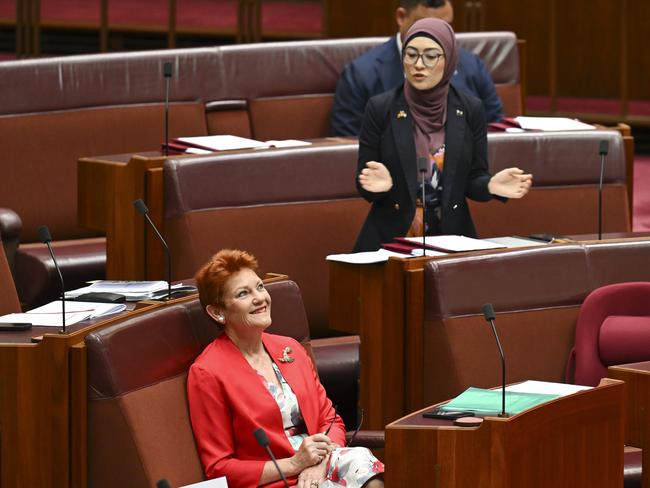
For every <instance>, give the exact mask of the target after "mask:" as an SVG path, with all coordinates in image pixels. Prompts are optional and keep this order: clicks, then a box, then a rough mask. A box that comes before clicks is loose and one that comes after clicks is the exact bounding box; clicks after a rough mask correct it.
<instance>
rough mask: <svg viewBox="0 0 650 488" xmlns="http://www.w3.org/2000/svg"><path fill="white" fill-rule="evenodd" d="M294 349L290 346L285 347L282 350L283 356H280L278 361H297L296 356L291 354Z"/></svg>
mask: <svg viewBox="0 0 650 488" xmlns="http://www.w3.org/2000/svg"><path fill="white" fill-rule="evenodd" d="M291 352H292V350H291V348H290V347H289V346H287V347H285V348H284V349H283V350H282V357H279V358H278V361H280V362H281V363H293V362H294V361H295V359H294V358H292V357H291V356H290V355H289V354H291Z"/></svg>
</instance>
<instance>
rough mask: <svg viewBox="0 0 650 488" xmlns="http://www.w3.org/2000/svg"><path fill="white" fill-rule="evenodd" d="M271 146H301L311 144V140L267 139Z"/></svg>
mask: <svg viewBox="0 0 650 488" xmlns="http://www.w3.org/2000/svg"><path fill="white" fill-rule="evenodd" d="M266 143H267V144H268V145H269V146H273V147H300V146H311V142H307V141H299V140H298V139H284V140H281V141H273V140H271V141H266Z"/></svg>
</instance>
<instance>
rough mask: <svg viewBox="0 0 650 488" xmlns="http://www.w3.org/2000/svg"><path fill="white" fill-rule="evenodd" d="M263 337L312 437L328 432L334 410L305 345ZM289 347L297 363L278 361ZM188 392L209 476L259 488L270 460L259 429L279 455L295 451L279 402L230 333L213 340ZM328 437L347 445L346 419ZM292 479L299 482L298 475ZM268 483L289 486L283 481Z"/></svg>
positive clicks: (243, 487) (193, 369)
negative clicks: (258, 436)
mask: <svg viewBox="0 0 650 488" xmlns="http://www.w3.org/2000/svg"><path fill="white" fill-rule="evenodd" d="M262 341H263V342H264V347H265V348H266V350H267V351H268V353H269V354H270V355H271V358H272V359H273V361H274V362H275V363H276V364H277V366H278V367H279V368H280V371H281V372H282V375H283V376H284V378H285V379H286V381H287V383H289V385H290V386H291V388H292V389H293V391H294V393H295V394H296V397H297V399H298V404H299V405H300V411H301V413H302V416H303V418H304V420H305V424H306V426H307V432H308V433H309V435H313V434H316V433H319V432H325V431H326V430H327V428H328V426H329V424H330V423H331V420H332V415H333V413H334V409H333V407H332V402H331V401H330V400H329V399H328V398H327V395H326V393H325V389H324V388H323V385H321V383H320V381H319V380H318V377H317V376H316V371H315V370H314V365H313V363H312V361H311V358H310V357H309V355H308V354H307V352H306V351H305V349H304V348H303V347H302V345H301V344H300V343H299V342H297V341H296V340H294V339H292V338H290V337H283V336H278V335H271V334H262ZM287 346H289V347H291V349H292V352H291V353H290V356H291V357H293V358H294V359H295V361H294V362H292V363H286V362H285V363H283V362H280V361H278V358H280V357H282V351H283V350H284V348H285V347H287ZM187 393H188V399H189V407H190V416H191V419H192V429H193V430H194V439H195V440H196V444H197V447H198V451H199V456H200V457H201V462H202V463H203V470H204V471H205V475H206V477H207V478H216V477H218V476H226V478H227V480H228V486H230V487H231V488H251V487H256V486H258V484H259V480H260V477H261V476H262V470H263V468H264V463H266V462H267V461H268V460H269V457H268V455H267V453H266V451H265V450H264V449H263V448H262V447H261V446H260V445H259V444H258V443H257V441H256V440H255V437H254V436H253V432H254V431H255V430H256V429H257V428H259V427H262V428H263V429H264V430H265V431H266V434H267V435H268V438H269V441H270V448H271V451H273V454H274V455H275V457H276V458H278V459H282V458H286V457H290V456H293V455H294V453H295V451H294V450H293V448H292V447H291V444H290V443H289V440H288V439H287V436H286V434H285V433H284V428H283V425H282V415H281V413H280V409H279V408H278V405H277V403H276V402H275V400H274V399H273V397H272V396H271V394H270V393H269V392H268V390H267V389H266V386H265V385H264V383H262V380H261V378H260V377H259V375H258V374H257V372H256V371H255V370H254V369H253V368H252V367H251V366H250V365H249V364H248V362H247V361H246V359H245V358H244V356H243V355H242V353H241V352H240V351H239V349H238V348H237V346H235V344H233V342H232V341H231V340H230V339H229V338H228V336H227V335H226V334H222V335H221V336H219V337H218V338H217V339H215V340H214V341H213V342H212V343H211V344H209V345H208V346H207V347H206V348H205V350H204V351H203V352H202V353H201V355H200V356H199V357H198V358H197V359H196V361H195V362H194V364H193V365H192V366H191V368H190V371H189V375H188V378H187ZM337 417H338V416H337ZM328 435H329V437H330V438H331V439H332V441H333V442H335V443H337V444H339V445H341V446H344V445H345V426H344V424H343V421H342V420H341V419H340V417H338V418H337V419H336V421H335V422H334V425H333V426H332V429H331V430H330V432H329V434H328ZM288 481H289V484H290V485H295V484H296V482H297V477H293V478H291V479H289V480H288ZM265 486H268V487H281V486H283V485H282V481H278V482H275V483H269V484H268V485H265Z"/></svg>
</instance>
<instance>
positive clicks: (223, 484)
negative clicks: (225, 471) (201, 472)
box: [180, 476, 228, 488]
mask: <svg viewBox="0 0 650 488" xmlns="http://www.w3.org/2000/svg"><path fill="white" fill-rule="evenodd" d="M180 488H228V482H227V481H226V477H225V476H222V477H221V478H214V479H211V480H206V481H201V482H199V483H192V484H191V485H185V486H181V487H180Z"/></svg>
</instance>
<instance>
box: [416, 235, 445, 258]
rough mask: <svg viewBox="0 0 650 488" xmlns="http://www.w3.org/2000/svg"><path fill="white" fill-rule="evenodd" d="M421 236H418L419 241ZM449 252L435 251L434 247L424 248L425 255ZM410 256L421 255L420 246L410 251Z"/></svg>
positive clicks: (439, 254)
mask: <svg viewBox="0 0 650 488" xmlns="http://www.w3.org/2000/svg"><path fill="white" fill-rule="evenodd" d="M421 240H422V238H421V237H420V241H421ZM448 254H449V253H446V252H442V251H435V250H434V249H427V250H426V254H425V255H426V256H447V255H448ZM411 256H414V257H420V256H422V248H421V247H416V248H415V249H413V250H412V251H411Z"/></svg>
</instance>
